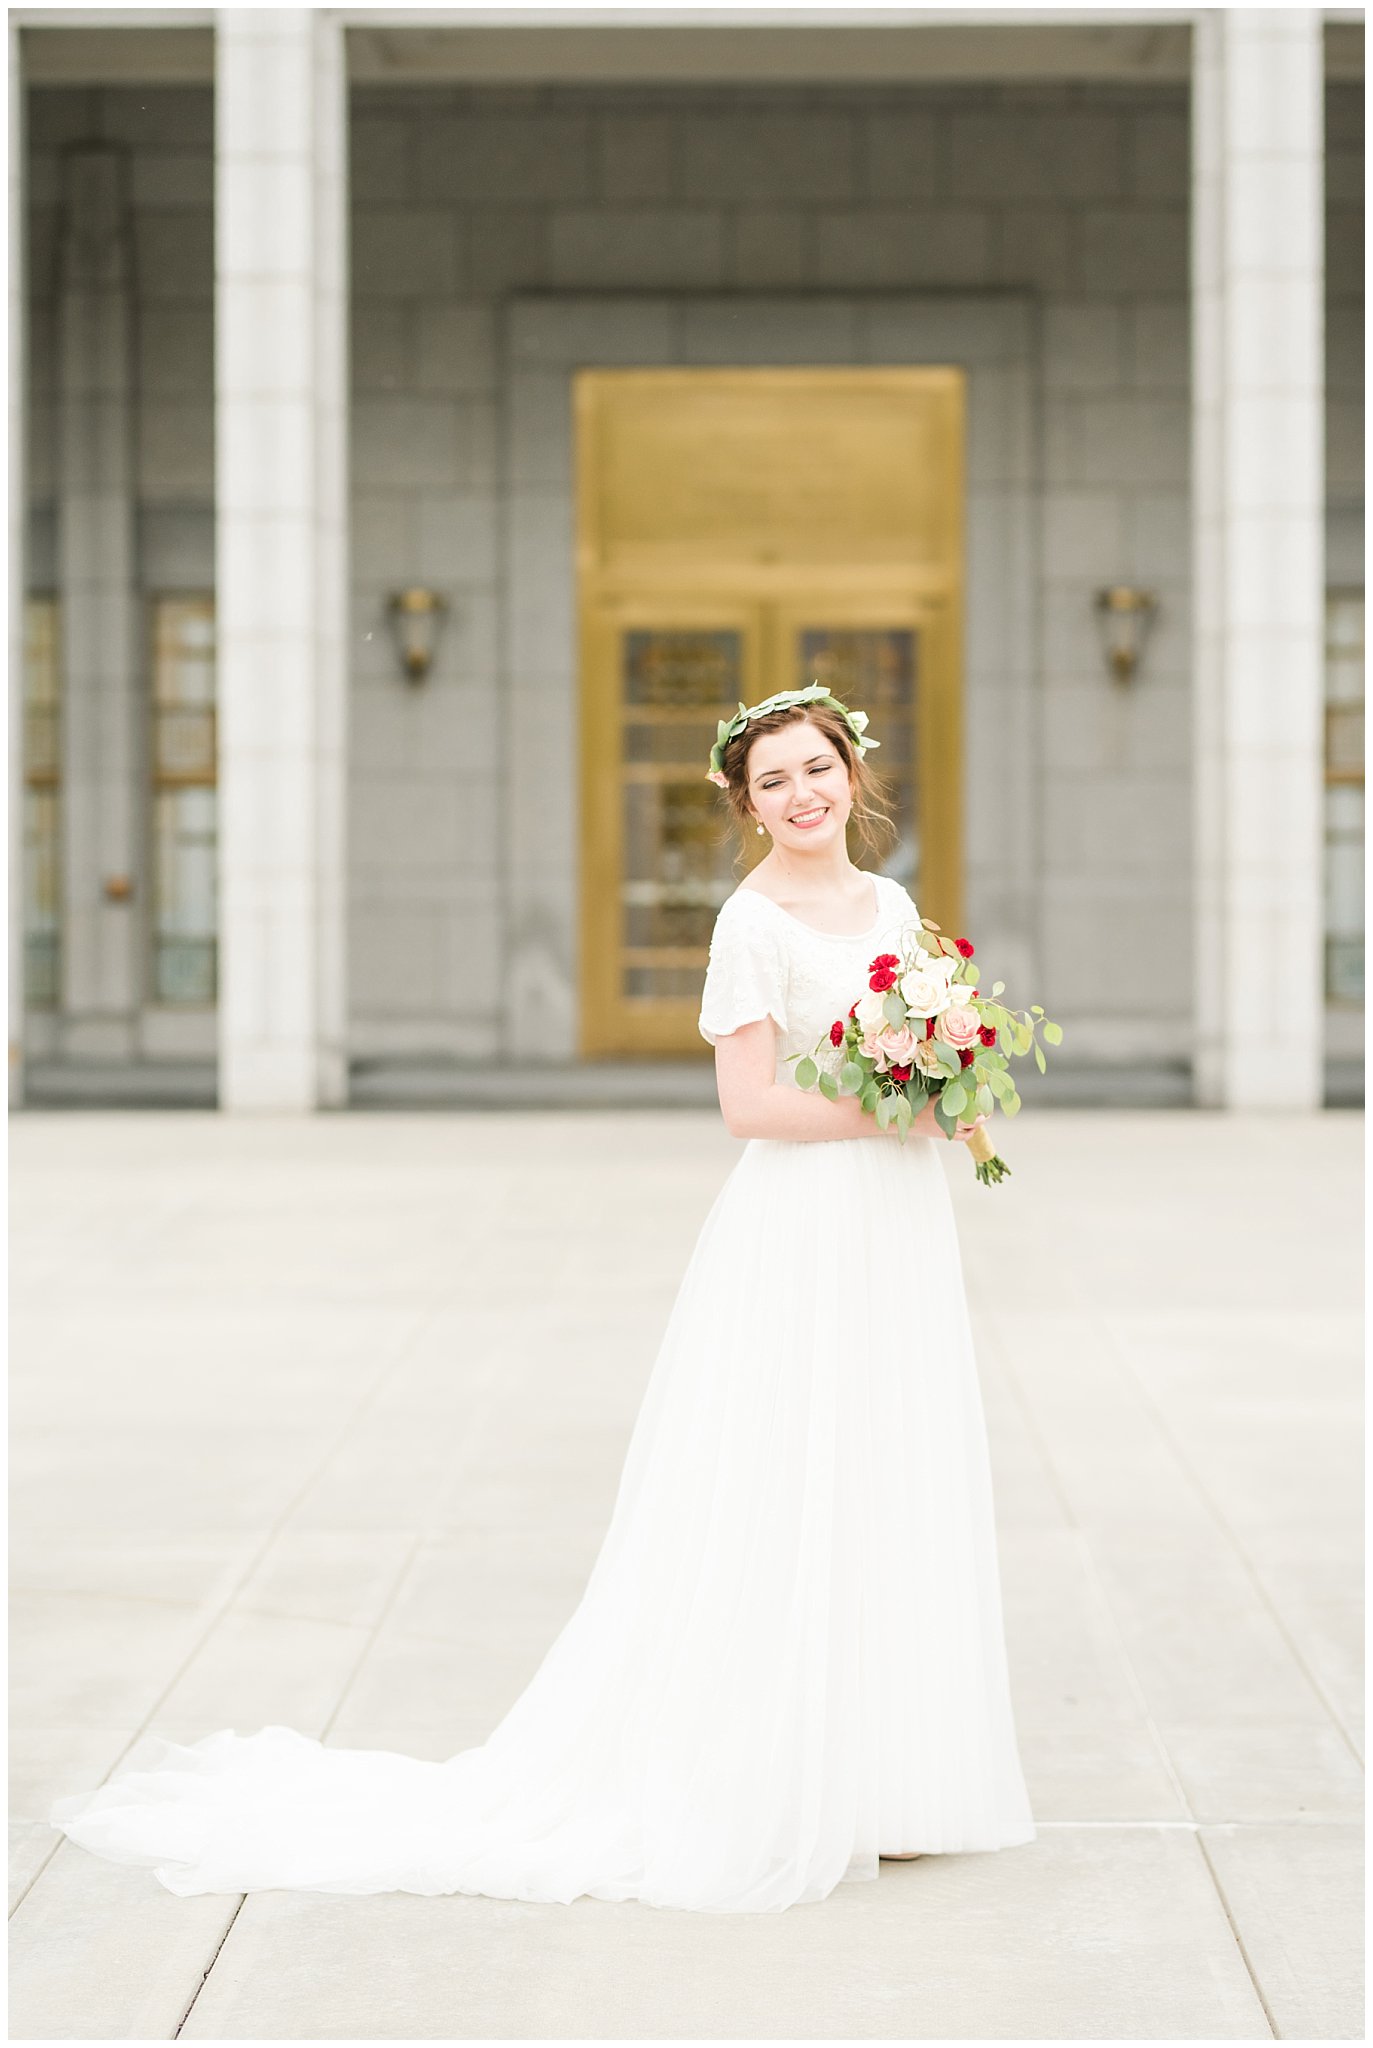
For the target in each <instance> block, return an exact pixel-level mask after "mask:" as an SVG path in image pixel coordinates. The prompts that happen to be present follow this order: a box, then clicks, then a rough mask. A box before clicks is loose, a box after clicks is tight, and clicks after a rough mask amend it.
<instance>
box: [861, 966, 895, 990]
mask: <svg viewBox="0 0 1373 2048" xmlns="http://www.w3.org/2000/svg"><path fill="white" fill-rule="evenodd" d="M895 980H896V974H895V972H894V970H893V969H892V968H890V967H879V968H878V970H877V972H876V974H874V975H873V977H872V979H871V980H870V981H869V983H868V987H869V988H871V989H876V991H877V993H878V994H879V995H881V993H882V991H883V989H885V988H890V987H891V985H892V983H893V982H894V981H895Z"/></svg>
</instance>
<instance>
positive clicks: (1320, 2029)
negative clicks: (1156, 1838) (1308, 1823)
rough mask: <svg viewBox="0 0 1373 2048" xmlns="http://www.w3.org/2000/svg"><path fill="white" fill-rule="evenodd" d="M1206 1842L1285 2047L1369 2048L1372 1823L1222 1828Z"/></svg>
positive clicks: (1206, 1837) (1209, 1831)
mask: <svg viewBox="0 0 1373 2048" xmlns="http://www.w3.org/2000/svg"><path fill="white" fill-rule="evenodd" d="M1202 1841H1203V1843H1204V1845H1205V1849H1206V1854H1207V1856H1208V1857H1209V1858H1210V1861H1211V1864H1212V1866H1213V1868H1214V1869H1215V1871H1216V1874H1217V1877H1218V1879H1219V1881H1220V1889H1221V1894H1222V1897H1223V1898H1224V1900H1225V1903H1226V1906H1227V1908H1228V1910H1229V1912H1230V1914H1231V1916H1232V1918H1233V1919H1234V1921H1235V1924H1236V1926H1237V1927H1238V1929H1239V1932H1240V1936H1241V1938H1242V1940H1243V1942H1244V1946H1245V1951H1246V1953H1247V1954H1248V1957H1249V1961H1250V1964H1251V1967H1252V1968H1253V1970H1254V1973H1255V1975H1256V1976H1257V1978H1258V1981H1259V1983H1260V1985H1261V1986H1262V1987H1263V1997H1264V2003H1265V2005H1266V2006H1267V2009H1268V2011H1269V2013H1270V2015H1271V2016H1272V2021H1273V2025H1274V2028H1275V2029H1276V2031H1277V2033H1278V2035H1279V2037H1280V2038H1281V2039H1283V2040H1286V2041H1300V2040H1312V2041H1357V2040H1362V2039H1366V2038H1367V2036H1366V2034H1365V2031H1364V2026H1363V1983H1362V1972H1361V1971H1360V1968H1359V1958H1360V1955H1361V1953H1362V1945H1363V1932H1364V1911H1363V1893H1364V1883H1363V1825H1362V1822H1358V1823H1353V1822H1350V1823H1346V1824H1344V1825H1336V1826H1326V1827H1267V1828H1264V1827H1258V1828H1239V1827H1214V1828H1207V1829H1206V1830H1205V1832H1204V1834H1203V1836H1202Z"/></svg>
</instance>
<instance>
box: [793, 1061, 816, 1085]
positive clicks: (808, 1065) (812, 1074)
mask: <svg viewBox="0 0 1373 2048" xmlns="http://www.w3.org/2000/svg"><path fill="white" fill-rule="evenodd" d="M819 1078H820V1069H819V1067H817V1066H816V1064H815V1061H814V1060H813V1059H810V1058H806V1059H803V1060H802V1061H801V1063H800V1065H799V1066H798V1067H797V1069H796V1085H797V1087H798V1088H813V1087H814V1086H815V1084H816V1082H817V1080H818V1079H819Z"/></svg>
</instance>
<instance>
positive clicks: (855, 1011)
mask: <svg viewBox="0 0 1373 2048" xmlns="http://www.w3.org/2000/svg"><path fill="white" fill-rule="evenodd" d="M849 1015H850V1016H851V1017H856V1016H857V1015H858V1005H857V1003H855V1004H854V1005H853V1008H852V1009H851V1010H850V1011H849Z"/></svg>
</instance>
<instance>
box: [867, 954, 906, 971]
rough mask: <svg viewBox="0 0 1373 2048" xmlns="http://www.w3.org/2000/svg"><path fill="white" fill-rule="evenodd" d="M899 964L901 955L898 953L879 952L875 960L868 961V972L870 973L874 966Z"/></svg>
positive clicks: (894, 965) (897, 965)
mask: <svg viewBox="0 0 1373 2048" xmlns="http://www.w3.org/2000/svg"><path fill="white" fill-rule="evenodd" d="M900 965H901V955H900V954H899V953H879V954H878V956H877V958H876V959H875V960H870V961H869V962H868V972H869V974H871V972H872V970H873V968H874V967H899V966H900Z"/></svg>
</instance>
